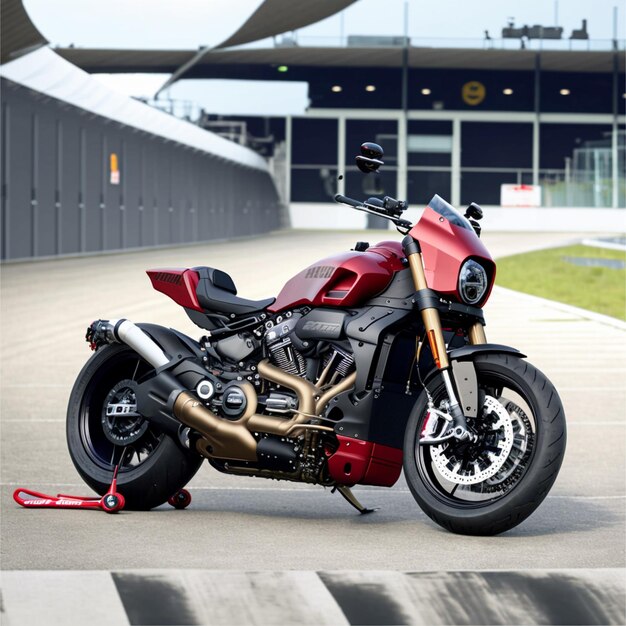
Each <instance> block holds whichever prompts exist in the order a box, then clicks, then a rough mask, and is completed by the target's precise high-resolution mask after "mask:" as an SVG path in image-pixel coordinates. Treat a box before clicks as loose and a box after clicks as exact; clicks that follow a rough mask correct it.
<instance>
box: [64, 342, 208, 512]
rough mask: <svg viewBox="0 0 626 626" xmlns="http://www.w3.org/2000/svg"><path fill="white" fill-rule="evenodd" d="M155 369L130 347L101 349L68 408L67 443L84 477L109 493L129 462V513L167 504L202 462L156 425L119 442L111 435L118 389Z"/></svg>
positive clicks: (123, 487) (123, 486)
mask: <svg viewBox="0 0 626 626" xmlns="http://www.w3.org/2000/svg"><path fill="white" fill-rule="evenodd" d="M151 369H152V368H151V366H150V365H149V364H147V363H146V362H145V361H143V360H142V359H141V358H140V357H139V356H138V355H137V354H136V353H135V352H134V351H133V350H131V349H130V348H129V347H128V346H124V345H110V346H105V347H103V348H100V349H99V350H98V351H97V352H96V353H95V354H94V355H93V356H92V357H91V359H90V360H89V361H88V362H87V363H86V364H85V366H84V367H83V369H82V370H81V372H80V374H79V375H78V378H77V379H76V382H75V383H74V388H73V389H72V393H71V395H70V400H69V404H68V409H67V430H66V434H67V444H68V449H69V453H70V457H71V458H72V461H73V463H74V466H75V467H76V469H77V470H78V473H79V474H80V475H81V477H82V478H83V480H84V481H85V482H86V483H87V484H88V485H89V486H90V487H91V488H92V489H94V491H96V492H97V493H98V494H100V495H104V494H105V493H106V492H107V491H108V489H109V486H110V484H111V478H112V475H113V470H114V468H115V465H116V464H117V463H120V461H121V460H123V463H121V464H120V469H119V473H118V477H117V489H118V491H119V492H120V493H121V494H122V495H123V496H124V499H125V508H126V509H135V510H147V509H152V508H154V507H156V506H159V505H161V504H163V503H164V502H167V499H168V498H169V497H170V496H171V495H173V494H175V493H176V492H177V491H179V490H180V489H182V488H183V487H184V486H185V485H186V484H187V483H188V482H189V481H190V480H191V478H192V477H193V476H194V474H195V473H196V472H197V471H198V468H199V467H200V465H201V463H202V457H201V456H200V455H198V454H196V453H195V452H192V451H191V450H188V449H186V448H183V447H182V446H181V445H180V444H179V443H178V442H177V441H174V439H172V438H171V437H170V436H168V435H167V434H165V433H163V432H161V431H160V430H158V429H157V428H156V427H155V426H153V425H151V424H147V425H146V424H145V423H140V424H139V425H138V426H136V427H135V430H134V431H133V432H132V433H130V434H127V436H126V440H124V437H123V436H122V437H120V440H119V442H115V441H112V440H111V437H110V433H109V435H107V434H106V432H105V425H104V423H103V418H102V411H103V409H104V407H105V405H106V400H107V397H110V393H111V392H112V390H113V388H114V387H115V386H116V385H118V384H119V383H120V381H124V380H136V379H138V378H139V377H141V376H145V375H146V374H149V373H150V371H151ZM122 419H123V418H122ZM136 421H137V420H136V419H135V422H136ZM146 426H147V427H146ZM124 450H126V452H125V453H124ZM122 455H124V458H123V459H122Z"/></svg>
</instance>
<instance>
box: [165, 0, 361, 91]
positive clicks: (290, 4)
mask: <svg viewBox="0 0 626 626" xmlns="http://www.w3.org/2000/svg"><path fill="white" fill-rule="evenodd" d="M354 2H356V0H316V1H315V2H311V1H310V0H264V1H263V2H262V3H261V4H260V5H259V6H258V7H257V9H256V11H255V12H254V13H253V14H252V15H251V16H250V17H249V18H248V19H247V20H246V21H245V22H244V23H243V24H242V25H241V27H240V28H239V29H238V30H237V31H236V32H235V33H233V34H232V35H231V36H230V37H228V38H227V39H226V40H224V41H222V43H220V44H218V45H217V46H214V47H213V48H210V47H208V46H207V47H204V48H200V50H198V51H195V52H192V53H188V54H189V56H188V57H187V58H186V59H185V60H184V61H183V62H182V63H181V64H180V65H179V66H178V67H177V68H176V69H175V70H173V71H172V75H171V76H170V77H169V78H168V79H167V80H166V81H165V83H163V85H161V87H160V88H159V90H158V91H157V92H156V94H155V97H157V96H158V95H159V93H161V92H162V91H163V90H164V89H167V87H169V86H170V85H173V84H174V83H175V82H176V81H178V80H180V79H181V78H182V77H183V76H184V75H185V74H186V73H187V72H188V71H189V70H190V69H191V68H193V67H195V66H196V65H198V64H199V63H200V62H201V61H202V59H204V58H205V57H206V56H208V54H209V53H210V52H211V51H212V50H219V49H222V48H229V47H232V46H240V45H243V44H246V43H250V42H252V41H259V40H260V39H265V38H266V37H273V36H274V35H278V34H280V33H284V32H287V31H291V30H296V29H297V28H302V27H303V26H308V25H309V24H314V23H315V22H319V20H321V19H324V18H325V17H328V16H330V15H334V14H335V13H337V12H338V11H341V10H342V9H345V8H346V7H347V6H349V5H350V4H353V3H354Z"/></svg>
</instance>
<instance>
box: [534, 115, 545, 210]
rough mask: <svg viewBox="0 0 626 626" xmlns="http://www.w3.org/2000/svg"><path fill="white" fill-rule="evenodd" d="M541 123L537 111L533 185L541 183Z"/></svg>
mask: <svg viewBox="0 0 626 626" xmlns="http://www.w3.org/2000/svg"><path fill="white" fill-rule="evenodd" d="M539 124H540V119H539V113H536V114H535V119H534V120H533V185H538V184H539V142H540V134H539ZM542 202H543V199H542Z"/></svg>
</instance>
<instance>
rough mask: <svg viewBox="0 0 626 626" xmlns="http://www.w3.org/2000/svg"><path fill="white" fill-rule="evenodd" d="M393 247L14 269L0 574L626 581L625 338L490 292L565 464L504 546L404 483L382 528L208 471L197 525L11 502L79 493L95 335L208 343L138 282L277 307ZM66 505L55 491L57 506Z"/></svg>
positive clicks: (5, 321)
mask: <svg viewBox="0 0 626 626" xmlns="http://www.w3.org/2000/svg"><path fill="white" fill-rule="evenodd" d="M395 236H396V235H394V234H393V233H390V232H384V233H373V232H372V231H369V232H367V233H366V232H359V233H345V232H344V233H331V232H319V233H315V232H310V231H309V232H297V231H295V232H283V233H278V234H275V235H272V236H270V237H265V238H261V239H251V240H247V241H240V242H232V243H218V244H206V245H202V246H192V247H185V248H176V249H164V250H152V251H145V252H137V253H132V254H119V255H111V256H104V257H90V258H83V259H63V260H55V261H49V262H35V263H23V264H15V265H8V266H4V267H3V268H2V300H1V303H0V306H1V314H2V336H1V339H0V348H1V350H2V363H1V369H0V374H1V392H2V393H1V400H0V411H1V412H0V428H1V432H0V438H1V442H0V445H1V457H2V460H1V466H0V469H1V483H2V485H1V488H2V489H1V492H2V493H1V505H2V512H1V519H0V525H1V531H2V546H1V561H2V569H4V570H49V569H50V570H56V569H59V570H81V569H84V570H129V569H138V568H201V569H206V568H209V569H212V570H214V569H228V570H266V569H271V570H281V571H282V570H290V569H297V570H342V569H352V570H381V569H383V570H398V571H432V570H466V569H472V570H474V569H486V570H503V569H508V570H517V569H525V568H531V569H535V568H552V569H553V568H581V569H585V570H586V569H590V568H592V569H596V568H617V570H613V571H621V570H622V568H624V566H625V562H626V557H625V534H624V530H625V517H626V515H625V509H626V465H625V458H626V413H625V408H624V407H626V388H625V386H624V379H625V374H626V332H624V331H623V330H619V329H618V328H615V327H611V326H607V325H604V324H602V323H600V322H597V321H593V320H589V319H585V318H584V317H583V316H581V315H578V314H576V313H575V312H564V311H563V310H561V309H559V308H558V307H555V306H553V305H551V304H550V303H549V302H539V303H538V302H534V303H532V304H529V301H528V300H527V299H525V298H524V297H523V296H519V295H517V294H514V293H511V292H507V291H504V290H502V291H499V290H497V289H496V290H495V292H494V294H493V296H492V299H491V301H490V302H489V304H488V305H487V307H486V309H485V315H486V319H487V322H488V325H487V328H486V331H487V336H488V339H489V340H490V341H493V342H497V343H505V344H508V345H513V346H515V347H517V348H519V349H520V350H522V351H523V352H525V353H526V354H527V355H528V358H529V360H530V361H531V362H532V363H534V364H535V365H536V366H538V367H539V368H540V369H541V370H543V371H544V372H545V373H546V374H547V375H548V377H549V378H550V379H551V380H552V381H553V382H554V383H555V385H556V387H557V389H558V391H559V393H560V395H561V398H562V400H563V403H564V406H565V411H566V415H567V418H568V427H569V432H568V449H567V453H566V457H565V461H564V464H563V468H562V470H561V474H560V476H559V478H558V480H557V482H556V484H555V486H554V488H553V490H552V492H551V494H550V496H549V497H548V498H547V500H546V501H545V502H544V503H543V504H542V505H541V506H540V507H539V509H538V511H537V512H536V513H535V514H533V515H532V516H531V517H530V518H529V519H528V520H527V521H525V522H524V523H523V524H522V525H521V526H518V527H517V528H515V529H513V530H512V531H510V532H508V533H506V534H504V535H502V536H499V537H494V538H468V537H460V536H455V535H451V534H450V533H447V532H445V531H443V530H442V529H440V528H439V527H437V526H435V525H434V524H433V523H432V522H430V520H428V518H427V517H426V516H425V515H424V514H423V513H422V512H421V511H420V509H419V508H418V507H417V505H416V504H415V502H414V501H413V498H412V497H411V495H410V493H409V492H408V489H407V487H406V484H405V482H404V480H403V479H401V480H400V481H399V483H398V484H397V485H396V486H395V487H394V488H393V489H375V488H371V489H368V488H362V489H359V490H357V494H358V495H359V497H360V498H361V499H362V500H363V501H364V503H365V504H367V505H380V506H382V509H381V511H379V512H377V513H375V514H373V515H370V516H365V517H360V516H358V515H356V514H355V513H354V511H353V510H352V509H351V508H350V507H349V506H348V505H347V504H346V503H345V502H344V501H343V500H342V499H341V498H340V497H339V496H338V495H337V494H335V495H331V494H330V492H329V491H328V490H323V489H322V488H320V487H309V486H301V485H293V484H289V483H281V482H274V481H263V480H260V479H250V478H240V477H231V476H225V475H222V474H219V473H217V472H215V471H213V470H212V469H211V468H210V467H208V465H207V466H204V467H203V468H201V470H200V472H199V473H198V475H197V476H196V477H195V478H194V480H193V481H192V483H191V485H190V486H191V488H192V493H193V497H194V502H193V503H192V505H191V507H190V509H188V510H186V511H175V510H172V509H170V508H169V507H167V506H166V507H163V508H162V509H159V510H157V511H152V512H147V513H138V512H122V513H120V514H119V515H117V516H108V515H102V514H101V513H97V512H89V511H73V512H70V511H53V510H48V511H34V510H24V509H21V508H19V507H17V505H16V504H15V503H14V502H13V500H12V498H11V494H12V492H13V490H14V489H15V488H16V486H24V487H30V488H41V489H42V490H44V491H47V490H49V491H54V490H55V489H57V488H58V489H60V490H70V491H73V492H77V493H81V492H86V493H87V492H88V489H87V488H86V486H85V485H84V484H82V483H81V481H80V479H79V477H78V475H77V474H76V471H75V469H74V467H73V465H72V463H71V461H70V459H69V456H68V453H67V449H66V444H65V432H64V429H65V409H66V403H67V398H68V396H69V393H70V390H71V386H72V384H73V381H74V379H75V377H76V375H77V373H78V371H79V370H80V368H81V367H82V365H83V364H84V362H85V361H86V360H87V358H88V357H89V351H88V348H87V346H86V344H85V343H84V341H83V336H84V331H85V327H86V326H87V324H88V323H89V322H90V321H91V320H93V319H96V318H99V317H103V318H114V317H122V316H124V317H128V318H129V319H131V320H133V321H149V322H154V323H158V324H164V325H166V326H173V327H175V328H178V329H180V330H182V331H183V332H187V333H189V334H191V335H193V336H198V335H199V334H201V331H200V330H199V329H198V328H196V327H195V326H193V324H191V322H189V320H188V319H187V316H186V315H185V313H184V312H183V311H182V309H180V308H179V307H178V306H177V305H176V304H175V303H173V302H172V301H170V300H169V299H168V298H167V297H166V296H164V295H162V294H159V293H157V292H155V291H153V290H152V288H151V285H150V282H149V280H148V278H147V277H146V275H145V273H144V270H145V269H147V268H150V267H158V266H161V267H163V266H193V265H212V266H216V267H220V268H222V269H224V270H225V271H228V272H229V273H230V274H231V275H232V276H233V278H234V280H235V283H236V284H237V286H238V289H239V293H240V294H241V295H242V296H244V297H249V298H262V297H267V296H269V295H275V293H276V292H277V291H278V289H279V288H280V286H281V285H282V284H283V283H284V282H285V281H286V280H287V279H288V278H289V277H290V276H291V275H293V274H294V273H295V272H297V271H299V269H301V268H302V267H304V266H306V265H307V264H308V263H310V262H313V261H315V260H318V259H320V258H322V257H324V256H327V255H330V254H333V253H336V252H339V251H341V250H346V249H348V248H350V247H351V246H352V245H353V244H354V242H355V241H357V240H359V239H369V241H370V242H372V243H373V242H375V241H377V240H383V239H392V238H394V237H395ZM579 237H581V235H573V234H551V233H541V234H539V233H533V234H532V235H524V234H521V233H508V234H497V233H495V234H494V233H485V235H484V237H483V238H484V241H485V243H486V245H487V247H488V248H489V249H490V250H491V252H492V253H493V254H494V256H496V257H497V256H501V255H504V254H511V253H514V252H521V251H524V250H526V249H529V248H535V247H546V246H550V245H555V244H558V243H569V242H571V241H573V240H575V239H576V238H579ZM54 492H55V493H56V491H54Z"/></svg>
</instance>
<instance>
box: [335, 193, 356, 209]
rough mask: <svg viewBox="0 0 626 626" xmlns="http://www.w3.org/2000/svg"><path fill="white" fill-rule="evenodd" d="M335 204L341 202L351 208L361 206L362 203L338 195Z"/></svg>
mask: <svg viewBox="0 0 626 626" xmlns="http://www.w3.org/2000/svg"><path fill="white" fill-rule="evenodd" d="M335 202H341V203H343V204H349V205H350V206H361V205H362V203H361V202H359V201H358V200H354V199H352V198H348V196H342V195H341V194H340V193H338V194H337V195H336V196H335Z"/></svg>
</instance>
